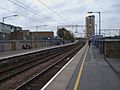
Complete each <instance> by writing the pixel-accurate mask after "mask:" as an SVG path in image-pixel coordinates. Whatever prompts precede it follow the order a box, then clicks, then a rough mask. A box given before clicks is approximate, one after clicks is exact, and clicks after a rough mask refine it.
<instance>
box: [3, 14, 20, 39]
mask: <svg viewBox="0 0 120 90" xmlns="http://www.w3.org/2000/svg"><path fill="white" fill-rule="evenodd" d="M17 16H18V15H10V16H5V17H3V18H2V22H3V31H4V21H5V19H6V18H10V17H17ZM4 38H5V34H3V40H4Z"/></svg>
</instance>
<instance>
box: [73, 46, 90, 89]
mask: <svg viewBox="0 0 120 90" xmlns="http://www.w3.org/2000/svg"><path fill="white" fill-rule="evenodd" d="M87 52H88V46H87V50H86V52H85V55H84V58H83V62H82V64H81V67H80V71H79V73H78V76H77V79H76V83H75V86H74V90H78V85H79V81H80V78H81V75H82V71H83V65H84V62H85V59H86V56H87Z"/></svg>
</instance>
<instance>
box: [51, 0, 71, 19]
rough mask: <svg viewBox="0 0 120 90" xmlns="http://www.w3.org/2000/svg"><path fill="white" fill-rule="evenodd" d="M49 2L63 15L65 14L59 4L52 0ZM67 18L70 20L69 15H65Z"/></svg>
mask: <svg viewBox="0 0 120 90" xmlns="http://www.w3.org/2000/svg"><path fill="white" fill-rule="evenodd" d="M51 2H52V3H53V4H54V5H55V6H56V8H58V9H59V10H60V11H61V12H62V13H63V14H64V16H67V15H66V13H65V12H64V10H63V9H62V8H61V7H60V6H59V5H57V3H56V2H55V1H54V0H51ZM67 18H68V19H69V20H71V18H70V17H69V16H67Z"/></svg>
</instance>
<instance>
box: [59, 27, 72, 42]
mask: <svg viewBox="0 0 120 90" xmlns="http://www.w3.org/2000/svg"><path fill="white" fill-rule="evenodd" d="M57 35H58V37H60V38H63V39H64V40H71V41H74V34H73V33H71V32H70V31H68V30H67V29H65V28H60V29H58V31H57Z"/></svg>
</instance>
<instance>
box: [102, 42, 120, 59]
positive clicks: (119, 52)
mask: <svg viewBox="0 0 120 90" xmlns="http://www.w3.org/2000/svg"><path fill="white" fill-rule="evenodd" d="M104 47H105V48H104V51H105V52H104V53H105V56H106V57H120V41H111V42H105V44H104Z"/></svg>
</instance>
